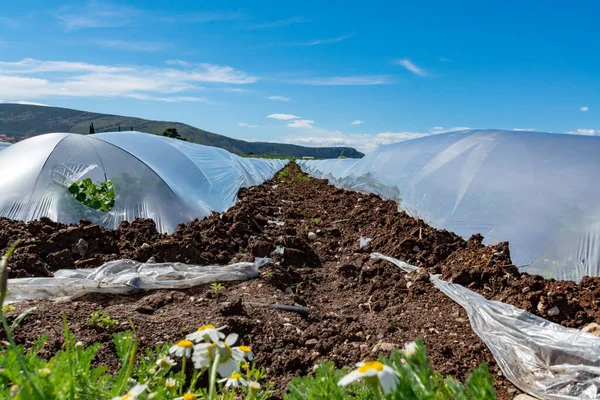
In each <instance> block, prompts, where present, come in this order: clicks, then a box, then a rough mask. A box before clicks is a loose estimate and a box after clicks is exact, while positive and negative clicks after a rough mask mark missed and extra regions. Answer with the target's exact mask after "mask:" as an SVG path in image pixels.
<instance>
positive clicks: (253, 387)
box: [248, 381, 261, 392]
mask: <svg viewBox="0 0 600 400" xmlns="http://www.w3.org/2000/svg"><path fill="white" fill-rule="evenodd" d="M248 388H249V389H250V390H252V391H255V392H258V391H259V390H260V388H261V386H260V383H258V382H256V381H248Z"/></svg>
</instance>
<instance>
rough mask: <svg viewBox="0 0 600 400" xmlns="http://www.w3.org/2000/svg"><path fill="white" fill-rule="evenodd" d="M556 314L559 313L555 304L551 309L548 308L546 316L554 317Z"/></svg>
mask: <svg viewBox="0 0 600 400" xmlns="http://www.w3.org/2000/svg"><path fill="white" fill-rule="evenodd" d="M558 314H560V309H559V308H558V307H556V306H554V307H552V308H551V309H549V310H548V316H549V317H555V316H557V315H558Z"/></svg>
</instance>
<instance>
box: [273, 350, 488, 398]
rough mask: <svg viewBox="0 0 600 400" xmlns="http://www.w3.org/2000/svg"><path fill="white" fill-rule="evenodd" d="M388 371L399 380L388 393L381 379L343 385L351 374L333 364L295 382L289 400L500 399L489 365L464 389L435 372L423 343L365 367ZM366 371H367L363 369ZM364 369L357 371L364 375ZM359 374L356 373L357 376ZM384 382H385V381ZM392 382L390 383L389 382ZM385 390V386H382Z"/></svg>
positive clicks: (474, 375)
mask: <svg viewBox="0 0 600 400" xmlns="http://www.w3.org/2000/svg"><path fill="white" fill-rule="evenodd" d="M369 364H371V365H374V367H375V369H379V370H381V369H382V368H387V369H388V371H389V372H388V375H392V376H395V378H394V382H395V383H394V384H393V385H391V386H392V387H391V390H388V393H386V392H385V391H383V390H382V389H381V388H380V387H379V385H380V383H379V382H378V379H379V378H378V377H377V375H375V376H370V377H368V376H366V375H364V376H363V377H362V378H361V379H358V380H357V382H355V383H350V384H348V385H341V384H342V383H343V382H344V381H343V378H344V377H350V376H352V374H348V372H349V371H347V370H344V369H342V370H339V369H335V368H334V364H333V363H326V364H323V365H320V366H319V367H317V369H316V372H315V375H314V376H310V377H303V378H296V379H294V380H293V381H292V382H291V383H290V386H289V388H288V390H289V392H288V393H287V394H286V395H285V397H284V398H285V400H301V399H334V400H335V399H339V400H342V399H361V400H363V399H364V400H367V399H384V398H385V399H396V400H400V399H402V400H428V399H430V400H453V399H461V400H463V399H465V400H467V399H469V400H493V399H495V398H496V395H495V392H494V386H493V380H492V376H491V374H490V373H489V371H488V368H487V365H486V364H482V365H481V366H480V367H479V368H477V369H476V370H475V371H473V372H472V373H471V375H470V376H469V378H468V379H467V382H466V383H465V384H464V385H463V384H461V383H460V382H458V381H456V380H455V379H453V378H445V379H444V378H443V377H442V376H441V375H440V374H439V373H436V372H434V371H432V370H431V368H430V367H429V359H428V357H427V354H426V350H425V346H424V345H423V342H422V341H421V340H420V339H418V340H417V341H416V342H413V343H411V344H410V345H408V346H407V347H406V348H405V350H404V351H398V350H396V351H394V352H392V354H391V356H390V358H389V359H387V358H385V357H382V358H381V359H380V361H372V362H368V363H364V364H363V365H365V367H368V366H369ZM363 368H364V367H363ZM360 370H361V368H358V369H357V371H359V372H360ZM353 373H354V374H356V372H353ZM381 382H383V379H382V380H381ZM388 382H389V381H388ZM381 387H382V388H383V385H382V386H381Z"/></svg>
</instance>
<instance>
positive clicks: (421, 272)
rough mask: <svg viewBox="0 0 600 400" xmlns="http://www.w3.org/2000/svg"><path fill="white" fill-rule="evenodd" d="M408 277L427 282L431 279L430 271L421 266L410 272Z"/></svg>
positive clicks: (414, 280)
mask: <svg viewBox="0 0 600 400" xmlns="http://www.w3.org/2000/svg"><path fill="white" fill-rule="evenodd" d="M406 277H407V278H408V279H410V280H411V281H413V282H418V281H422V282H427V281H428V280H429V272H427V270H426V269H425V268H419V269H417V270H414V271H412V272H410V273H409V274H408V275H407V276H406Z"/></svg>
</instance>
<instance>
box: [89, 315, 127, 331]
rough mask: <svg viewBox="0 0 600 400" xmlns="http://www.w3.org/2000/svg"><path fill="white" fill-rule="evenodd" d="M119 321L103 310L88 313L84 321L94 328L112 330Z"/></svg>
mask: <svg viewBox="0 0 600 400" xmlns="http://www.w3.org/2000/svg"><path fill="white" fill-rule="evenodd" d="M118 323H119V321H117V320H116V319H113V318H111V317H110V315H108V314H106V313H104V311H94V312H93V313H92V314H90V316H89V318H88V319H87V321H86V324H87V325H88V326H89V327H91V328H94V329H98V330H106V331H112V330H113V329H114V328H115V327H116V326H117V324H118Z"/></svg>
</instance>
